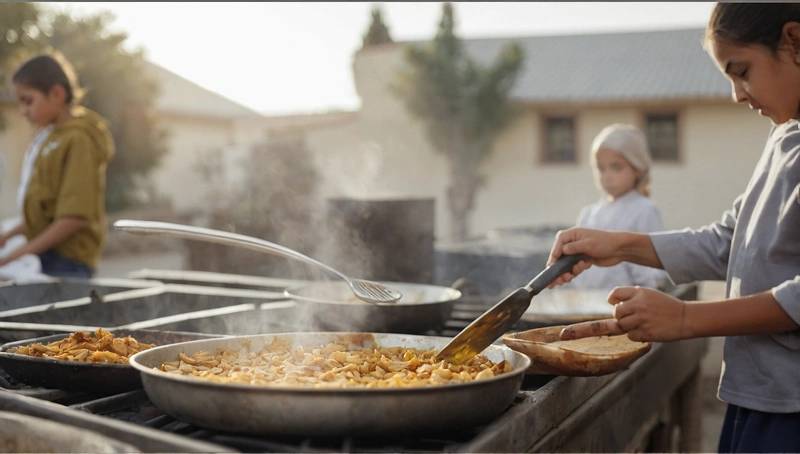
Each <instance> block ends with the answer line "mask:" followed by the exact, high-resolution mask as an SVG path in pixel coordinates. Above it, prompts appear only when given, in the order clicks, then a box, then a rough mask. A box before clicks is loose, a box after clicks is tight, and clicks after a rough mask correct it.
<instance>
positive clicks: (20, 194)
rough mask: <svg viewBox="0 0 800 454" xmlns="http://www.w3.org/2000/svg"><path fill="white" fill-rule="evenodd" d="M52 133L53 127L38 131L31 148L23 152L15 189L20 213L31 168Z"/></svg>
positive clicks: (29, 180) (49, 126) (31, 172)
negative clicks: (17, 184)
mask: <svg viewBox="0 0 800 454" xmlns="http://www.w3.org/2000/svg"><path fill="white" fill-rule="evenodd" d="M52 131H53V125H48V126H45V127H44V128H42V129H40V130H39V132H37V133H36V135H35V136H34V137H33V141H32V142H31V146H30V147H28V150H27V151H26V152H25V157H24V158H23V161H22V174H21V175H20V178H19V187H18V188H17V208H19V210H20V213H21V212H22V207H23V204H24V203H25V193H26V192H28V184H29V183H30V182H31V176H32V175H33V168H34V167H35V165H36V159H37V158H38V157H39V151H41V149H42V145H43V144H44V143H45V141H46V140H47V138H48V137H49V136H50V133H51V132H52Z"/></svg>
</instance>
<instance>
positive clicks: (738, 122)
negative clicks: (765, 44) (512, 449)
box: [307, 29, 770, 241]
mask: <svg viewBox="0 0 800 454" xmlns="http://www.w3.org/2000/svg"><path fill="white" fill-rule="evenodd" d="M701 37H702V30H700V29H688V30H668V31H651V32H639V33H610V34H595V35H572V36H539V37H529V38H522V37H521V38H518V39H517V41H518V42H519V43H520V44H521V45H522V48H523V50H524V52H525V57H526V61H525V67H524V70H523V71H522V74H521V75H520V77H519V79H518V81H517V84H516V86H515V87H514V89H513V90H512V97H513V99H514V101H515V102H516V103H517V104H518V105H519V107H521V110H522V113H521V115H520V116H519V117H518V118H517V119H516V120H515V121H514V122H513V124H511V125H510V126H509V127H508V128H507V129H506V130H505V131H504V132H503V133H502V135H501V137H500V138H499V139H498V140H497V142H496V143H495V144H494V149H493V151H492V153H491V155H490V156H489V157H488V158H487V159H486V160H485V162H484V163H483V166H482V169H481V172H482V174H483V175H484V176H485V177H486V184H485V187H483V188H482V189H481V191H480V192H479V194H478V197H477V200H476V206H475V210H474V212H473V214H472V218H471V220H470V225H471V231H472V232H473V233H475V234H480V233H483V232H486V231H488V230H491V229H494V228H498V227H511V226H524V225H535V224H571V223H573V222H574V221H575V219H576V218H577V215H578V212H579V210H580V208H581V207H583V206H584V205H587V204H589V203H592V202H594V201H595V200H597V199H598V198H599V196H600V194H599V192H598V190H597V189H596V188H595V185H594V182H593V178H592V173H591V168H590V164H589V159H588V157H589V146H590V144H591V141H592V139H593V137H594V136H595V135H596V134H597V133H598V132H599V131H600V130H601V129H602V128H603V127H605V126H607V125H608V124H611V123H615V122H625V123H632V124H635V125H638V126H640V127H642V128H643V129H645V130H646V131H647V133H648V136H649V138H650V140H651V147H652V148H653V154H654V156H655V159H656V162H655V165H654V168H653V170H652V176H653V199H654V201H655V202H656V203H657V205H658V206H659V207H660V208H661V211H662V215H663V218H664V222H665V224H666V226H667V227H668V228H680V227H684V226H699V225H703V224H705V223H708V222H711V221H713V220H716V219H718V218H719V217H720V215H721V214H722V211H723V210H725V209H728V208H729V207H730V206H731V204H732V202H733V200H734V198H735V197H736V196H737V195H738V194H739V193H741V192H742V191H743V190H744V188H745V186H746V184H747V181H748V180H749V177H750V173H751V171H752V169H753V167H754V166H755V163H756V161H757V159H758V157H759V155H760V152H761V150H762V147H763V144H764V141H765V139H766V135H767V134H768V132H769V128H770V123H769V121H768V120H767V119H765V118H762V117H759V116H758V115H755V114H753V113H752V112H750V111H749V110H748V109H747V106H742V105H735V104H734V103H732V102H731V98H730V88H729V86H728V83H727V82H726V80H725V79H724V78H723V76H722V75H721V74H720V73H719V72H718V71H717V69H716V68H715V67H714V65H713V63H712V61H711V60H710V59H709V58H708V56H707V55H706V54H705V52H704V51H703V49H702V47H701V45H700V43H701ZM509 41H510V40H509V39H485V40H467V41H466V45H467V49H468V51H469V52H470V54H471V55H472V56H474V57H475V58H476V59H478V60H479V61H482V62H490V61H491V59H492V58H494V56H495V55H496V54H497V53H498V51H499V49H500V48H501V47H502V45H503V44H505V43H507V42H509ZM405 45H406V44H403V43H399V44H391V45H384V46H378V47H373V48H368V49H365V50H361V51H359V52H358V53H356V55H355V56H354V59H353V73H354V77H355V84H356V88H357V90H358V94H359V96H360V97H361V104H362V106H361V109H360V111H358V112H357V113H356V114H355V115H354V116H353V117H351V119H350V120H349V122H347V123H345V124H338V125H336V126H335V127H333V126H331V127H328V128H321V129H320V128H318V129H315V130H314V131H311V132H309V133H308V135H307V136H308V143H309V146H310V147H311V148H312V149H313V150H314V151H315V152H316V156H317V159H318V164H319V165H320V167H322V168H324V169H326V172H325V176H326V180H325V183H324V184H325V190H324V192H325V193H326V194H330V195H343V196H352V197H364V198H376V197H409V196H410V197H435V198H436V203H437V223H436V225H437V227H436V231H437V240H438V241H446V240H447V238H446V235H447V232H448V231H449V230H448V228H447V225H448V221H449V220H448V218H447V210H446V206H445V188H446V184H447V181H446V176H447V172H446V162H445V160H444V159H443V157H442V156H441V155H439V154H438V153H436V152H435V151H434V150H433V149H432V148H431V146H430V145H429V144H428V142H427V140H426V138H425V136H424V132H423V128H422V127H421V124H420V123H419V121H417V120H416V119H415V118H413V117H411V116H410V115H409V114H408V112H407V111H406V109H405V107H404V105H403V103H402V101H401V100H400V99H398V98H397V97H396V96H395V95H394V94H393V93H392V92H391V90H390V88H389V86H390V84H391V82H392V80H393V78H394V77H395V74H396V72H397V70H398V69H400V68H401V67H402V66H403V65H404V64H405V63H404V58H403V48H404V46H405Z"/></svg>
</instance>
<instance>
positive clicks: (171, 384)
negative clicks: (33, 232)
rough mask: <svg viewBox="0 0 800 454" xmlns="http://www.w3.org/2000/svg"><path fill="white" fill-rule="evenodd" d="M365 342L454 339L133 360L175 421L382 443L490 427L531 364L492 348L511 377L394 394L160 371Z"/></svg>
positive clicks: (223, 344) (263, 339) (146, 355)
mask: <svg viewBox="0 0 800 454" xmlns="http://www.w3.org/2000/svg"><path fill="white" fill-rule="evenodd" d="M343 336H344V337H345V339H354V338H355V339H360V340H364V342H365V343H366V344H367V345H368V344H369V342H371V341H372V342H376V343H377V344H379V345H381V346H385V347H392V346H403V347H410V348H419V349H439V348H441V347H443V346H444V345H445V344H446V343H447V342H448V341H449V340H450V339H449V338H446V337H433V336H414V335H406V334H385V333H305V332H303V333H281V334H262V335H256V336H236V337H228V338H224V339H211V340H201V341H194V342H186V343H181V344H174V345H168V346H165V347H156V348H153V349H150V350H146V351H143V352H140V353H137V354H135V355H133V356H132V357H131V359H130V362H131V365H132V366H133V367H135V368H136V369H138V370H139V371H140V372H141V373H142V383H143V384H144V389H145V392H147V395H148V397H149V398H150V400H151V401H152V402H153V403H154V404H155V405H156V406H158V407H159V408H160V409H161V410H163V411H165V412H166V413H169V414H171V415H172V416H174V417H176V418H178V419H181V420H184V421H187V422H190V423H192V424H196V425H199V426H203V427H208V428H213V429H219V430H226V431H235V432H244V433H250V434H257V435H263V434H268V433H269V434H286V435H306V436H346V435H355V434H358V435H359V436H362V437H363V436H376V435H408V434H419V433H437V432H438V433H442V432H450V431H453V430H463V429H466V428H469V427H473V426H476V425H480V424H484V423H487V422H489V421H491V420H492V419H494V418H495V417H496V416H497V415H498V414H500V413H501V412H502V411H504V410H505V409H506V408H507V407H508V406H509V405H510V404H511V403H512V401H513V400H514V397H515V396H516V395H517V392H518V391H519V388H520V385H521V384H522V380H523V377H524V373H525V370H526V369H527V368H528V366H529V365H530V360H529V359H528V357H527V356H525V355H523V354H521V353H519V352H515V351H513V350H511V349H509V348H507V347H505V346H500V345H492V346H490V347H489V348H487V349H486V350H485V351H484V352H483V354H484V355H486V356H487V357H488V358H489V359H490V360H492V361H495V362H497V361H502V360H506V361H508V362H509V363H510V364H511V366H512V371H511V372H509V373H507V374H503V375H500V376H497V377H494V378H491V379H487V380H479V381H475V382H471V383H465V384H453V385H443V386H430V387H419V388H396V389H364V388H358V389H353V388H349V389H324V388H323V389H315V388H295V387H292V388H289V387H266V386H252V385H242V384H225V383H214V382H210V381H206V380H203V379H200V378H194V377H188V376H180V375H175V374H168V373H166V372H162V371H160V370H158V369H157V368H158V367H159V366H160V365H161V364H162V363H163V362H166V361H174V360H175V359H176V358H177V357H178V354H179V353H181V352H183V353H186V354H189V355H191V354H194V353H196V352H198V351H216V350H217V349H226V350H240V349H244V348H250V349H260V348H261V347H262V346H263V345H264V344H265V343H270V342H272V341H273V339H275V338H278V339H284V340H288V341H289V342H290V343H291V344H292V345H295V346H300V345H303V346H312V345H320V344H325V343H329V342H334V341H340V342H341V341H342V337H343Z"/></svg>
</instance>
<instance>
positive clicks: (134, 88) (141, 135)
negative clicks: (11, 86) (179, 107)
mask: <svg viewBox="0 0 800 454" xmlns="http://www.w3.org/2000/svg"><path fill="white" fill-rule="evenodd" d="M112 19H113V16H111V15H110V14H107V13H106V14H97V15H92V16H87V17H83V18H74V17H72V16H70V15H69V14H66V13H54V12H52V11H50V10H47V9H45V8H42V7H41V6H39V5H38V4H36V3H0V37H2V38H3V39H0V68H2V69H3V73H4V74H6V75H7V74H8V73H9V72H10V71H11V70H13V67H15V66H16V65H17V64H19V63H21V62H22V60H23V59H24V58H28V57H31V56H33V55H35V54H38V53H40V52H43V51H48V50H51V49H53V50H58V51H59V52H61V53H62V54H63V55H64V56H65V57H66V58H67V59H68V60H69V61H70V62H71V63H72V64H73V66H74V67H75V71H76V72H77V73H78V77H79V79H80V84H81V86H82V87H83V88H85V89H86V97H85V98H84V100H83V104H84V105H85V106H87V107H89V108H90V109H93V110H96V111H97V112H99V113H100V114H101V115H103V116H104V117H105V118H106V119H108V121H109V124H110V126H111V131H112V134H113V135H114V141H115V145H116V154H115V155H114V158H113V159H112V160H111V163H110V164H109V167H108V175H107V178H108V183H107V188H108V189H107V194H106V200H107V205H108V209H109V210H110V211H115V210H118V209H122V208H125V207H126V206H129V205H131V204H134V203H135V202H137V201H138V200H139V196H140V194H143V193H145V192H146V191H145V190H144V184H145V177H146V175H147V174H148V172H149V171H150V170H151V169H153V168H154V167H155V166H156V165H157V164H158V161H159V159H160V158H161V156H162V155H163V154H164V153H165V152H166V147H165V141H164V139H165V135H164V132H163V131H162V130H161V129H159V128H158V125H157V122H156V119H155V117H154V112H153V106H154V105H155V101H156V96H157V94H158V93H157V86H156V83H155V81H153V80H151V79H150V78H149V77H148V75H147V73H146V72H145V65H146V62H145V60H144V55H143V52H142V51H141V50H136V51H128V50H126V49H125V48H124V44H125V40H126V39H127V35H126V34H124V33H115V32H111V31H110V30H109V23H110V22H111V20H112ZM3 31H4V32H3ZM3 34H4V35H3Z"/></svg>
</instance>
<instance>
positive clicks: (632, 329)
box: [561, 287, 798, 342]
mask: <svg viewBox="0 0 800 454" xmlns="http://www.w3.org/2000/svg"><path fill="white" fill-rule="evenodd" d="M608 301H609V303H611V304H613V305H614V318H612V319H606V320H598V321H594V322H585V323H578V324H575V325H572V326H570V327H568V328H565V329H564V330H563V331H562V333H561V338H562V339H578V338H581V337H588V336H599V335H613V334H623V333H627V334H628V337H630V338H631V339H632V340H638V341H659V342H663V341H673V340H680V339H689V338H694V337H711V336H744V335H751V334H777V333H784V332H787V331H794V330H796V329H798V325H797V323H795V322H794V320H792V318H791V317H789V315H788V314H787V313H786V311H784V310H783V308H781V306H780V305H779V304H778V302H777V301H776V300H775V297H774V296H773V295H772V292H771V291H766V292H762V293H758V294H755V295H750V296H745V297H741V298H731V299H728V300H720V301H707V302H684V301H681V300H679V299H677V298H675V297H673V296H671V295H668V294H666V293H662V292H659V291H656V290H652V289H645V288H638V287H618V288H615V289H614V290H612V291H611V293H609V295H608Z"/></svg>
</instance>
